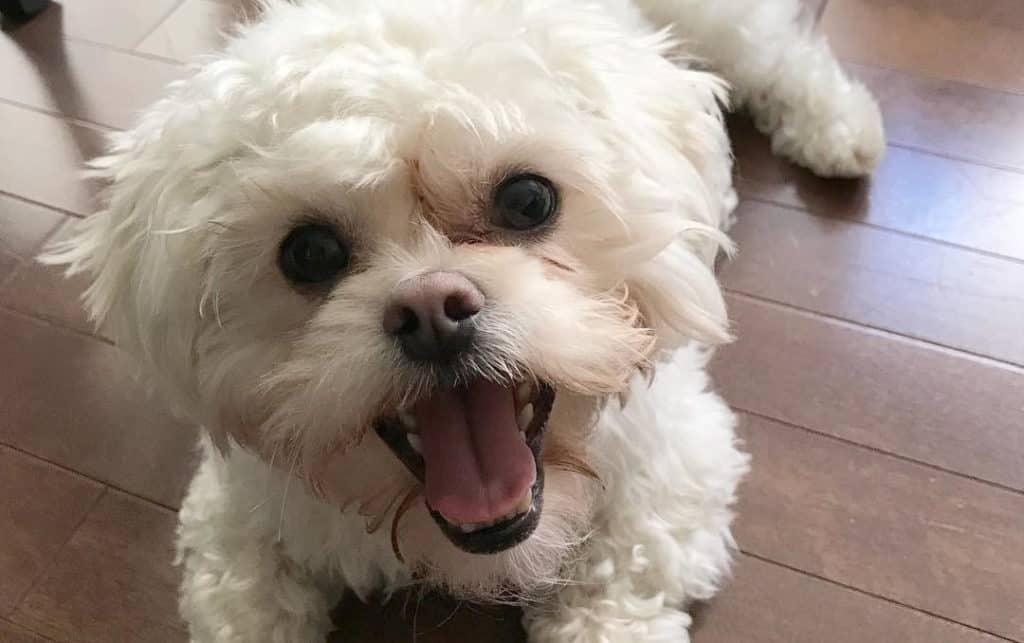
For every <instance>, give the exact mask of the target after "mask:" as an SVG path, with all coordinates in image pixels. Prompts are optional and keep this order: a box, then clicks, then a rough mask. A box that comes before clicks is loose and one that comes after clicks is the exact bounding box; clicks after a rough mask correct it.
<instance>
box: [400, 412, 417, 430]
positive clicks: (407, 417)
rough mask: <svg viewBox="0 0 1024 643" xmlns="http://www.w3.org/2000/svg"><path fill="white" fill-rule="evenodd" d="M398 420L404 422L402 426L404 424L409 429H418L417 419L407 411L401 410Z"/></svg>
mask: <svg viewBox="0 0 1024 643" xmlns="http://www.w3.org/2000/svg"><path fill="white" fill-rule="evenodd" d="M398 419H399V420H401V421H402V424H404V425H405V427H406V428H407V429H415V428H416V418H414V417H413V416H412V413H410V412H408V411H406V410H401V411H399V412H398Z"/></svg>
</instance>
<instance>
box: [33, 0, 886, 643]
mask: <svg viewBox="0 0 1024 643" xmlns="http://www.w3.org/2000/svg"><path fill="white" fill-rule="evenodd" d="M264 4H265V6H264V7H263V10H262V14H263V15H262V18H261V20H260V21H259V22H258V23H255V24H253V25H250V26H246V27H242V28H241V29H240V30H239V33H238V34H237V35H236V37H234V38H233V39H232V40H231V42H230V43H229V45H228V47H227V49H226V51H225V52H224V53H222V54H218V55H216V56H214V57H212V58H210V59H208V60H206V61H204V63H203V64H202V65H201V66H199V67H198V68H197V69H196V72H195V74H194V75H193V76H192V77H191V78H189V79H188V80H185V81H183V82H180V83H178V84H176V85H175V86H174V87H173V88H172V89H171V90H170V93H169V96H168V97H167V98H165V99H164V100H162V101H160V102H159V103H157V104H156V105H155V106H154V107H153V108H151V109H150V110H149V111H147V112H146V113H145V114H144V115H143V116H142V118H141V120H140V122H139V124H138V125H137V126H136V127H135V128H134V129H133V130H131V131H130V132H127V133H124V134H120V135H117V136H115V138H114V140H113V144H112V147H111V150H110V153H109V154H108V155H107V156H105V157H104V158H101V159H99V160H98V161H96V162H95V163H94V168H95V170H94V172H95V173H96V174H97V175H99V176H101V177H103V178H105V179H107V180H109V181H110V183H111V187H110V189H109V190H108V192H107V199H106V207H105V209H104V210H103V211H102V212H100V213H98V214H96V215H94V216H93V217H90V218H88V219H87V220H86V221H85V222H84V223H83V224H82V226H81V228H80V230H79V233H78V235H77V236H76V237H75V238H73V239H72V240H70V241H68V242H66V243H64V244H62V245H60V246H58V247H56V248H54V249H53V250H52V251H51V254H50V255H49V257H48V258H47V259H46V260H48V261H51V262H54V263H65V264H68V265H69V272H70V273H84V274H86V275H88V276H89V278H90V279H91V281H92V285H91V287H90V288H89V290H88V292H87V293H86V303H87V305H88V307H89V309H90V311H91V314H92V315H93V317H94V318H95V320H96V321H97V323H101V324H104V325H105V326H106V327H107V332H109V333H110V334H111V336H113V337H115V338H116V339H117V341H118V343H119V344H120V345H121V346H123V347H124V348H125V349H127V350H128V351H130V352H132V353H133V354H134V355H135V356H136V357H137V358H138V360H139V362H140V364H141V368H142V371H143V374H144V376H145V377H146V378H147V379H148V381H150V382H152V383H153V385H154V386H155V387H156V388H158V389H159V390H160V391H161V392H162V393H163V394H164V395H165V396H166V397H168V398H169V399H170V401H171V403H172V404H173V405H174V406H175V407H176V408H177V409H178V410H179V411H180V412H181V413H182V414H184V415H185V416H186V417H188V418H190V419H191V420H192V421H194V422H196V423H197V424H200V425H202V426H203V427H204V429H205V432H204V438H203V440H202V444H201V450H202V463H201V465H200V468H199V471H198V472H197V474H196V476H195V479H194V480H193V482H192V485H191V487H190V489H189V492H188V496H187V498H186V499H185V502H184V504H183V506H182V509H181V513H180V525H179V532H178V538H179V554H180V563H181V565H182V567H183V570H184V578H183V582H182V593H181V610H182V614H183V616H184V618H185V619H186V620H187V621H188V623H189V627H190V631H191V635H192V639H193V641H195V642H196V643H212V642H218V643H234V642H239V643H240V642H248V641H273V642H277V643H293V642H298V641H302V642H305V641H314V640H319V639H322V637H323V636H324V634H325V633H326V632H327V630H328V628H329V626H330V624H329V619H328V610H329V608H330V607H331V604H332V603H333V602H334V601H336V600H337V599H339V598H340V596H341V595H342V593H343V592H346V591H348V592H353V593H355V594H356V595H357V596H358V597H360V598H361V599H364V600H375V599H378V598H380V597H385V598H386V597H387V596H388V595H390V594H391V593H392V592H393V591H395V590H397V589H399V588H402V587H406V586H409V585H411V584H414V583H426V584H432V585H435V586H439V587H442V588H445V589H448V590H449V591H452V592H455V593H459V594H461V595H465V596H468V597H471V598H478V599H481V600H519V601H521V602H522V603H523V604H524V605H525V608H526V612H525V625H526V627H527V630H528V632H529V636H530V639H531V641H536V642H541V641H576V642H580V643H584V642H593V643H598V642H600V643H616V642H620V641H666V642H667V641H673V642H678V641H685V640H688V634H687V629H688V627H689V623H690V619H689V617H688V616H687V615H686V613H685V612H684V611H683V610H684V609H685V607H686V605H687V604H688V602H689V601H691V600H693V599H705V598H708V597H710V596H711V595H713V594H714V592H715V590H716V589H717V588H718V586H719V585H720V583H721V582H722V580H723V579H724V577H725V576H726V575H727V573H728V568H729V560H730V551H731V549H732V546H733V543H732V539H731V536H730V531H729V525H730V521H731V518H732V514H731V512H730V505H731V504H732V502H733V500H734V494H735V491H736V486H737V484H738V482H739V480H740V479H741V477H742V476H743V474H744V472H745V470H746V468H747V458H746V456H745V455H743V454H742V453H741V452H740V451H739V450H738V448H737V445H736V443H735V437H734V432H733V426H734V418H733V416H732V414H731V413H730V411H729V409H728V407H727V406H726V405H725V404H724V403H723V402H722V401H721V400H720V399H719V398H718V397H717V396H716V395H715V394H714V393H712V392H710V391H709V384H708V382H707V378H706V375H705V364H706V360H707V357H708V355H709V351H710V349H709V348H705V346H710V345H713V344H716V343H719V342H722V341H726V340H727V339H728V337H729V331H728V324H727V320H726V314H725V309H724V304H723V300H722V296H721V293H720V291H719V288H718V285H717V283H716V281H715V278H714V275H713V272H712V265H713V261H714V259H715V257H716V255H717V254H718V252H719V251H720V250H721V249H723V248H725V249H728V248H729V247H730V246H729V242H728V240H727V238H726V237H725V236H724V233H723V232H722V230H724V229H725V228H726V227H727V225H728V221H729V217H730V214H731V211H732V209H733V207H734V206H735V203H736V196H735V194H734V192H733V189H732V185H731V155H730V152H729V148H728V140H727V136H726V132H725V128H724V125H723V122H722V114H721V109H722V105H723V104H724V103H725V100H726V94H727V86H731V88H732V91H733V95H734V97H735V99H734V100H735V101H736V102H737V103H738V104H741V105H744V106H746V107H747V108H748V109H749V110H750V111H751V112H752V113H753V115H754V117H755V119H756V122H757V124H758V125H759V127H761V128H762V129H763V130H764V131H765V132H767V133H768V134H769V135H770V136H771V137H772V140H773V145H774V147H775V149H776V151H777V152H779V153H780V154H784V155H786V156H789V157H790V158H792V159H794V160H795V161H797V162H799V163H801V164H804V165H806V166H807V167H809V168H811V169H812V170H814V171H816V172H818V173H819V174H823V175H843V176H854V175H861V174H865V173H867V172H869V171H870V170H871V168H872V167H873V166H874V165H875V164H876V163H877V162H878V159H879V157H880V155H881V153H882V150H883V148H884V141H883V135H882V127H881V119H880V117H879V113H878V109H877V107H876V105H875V103H874V101H873V100H872V99H871V97H870V96H869V95H868V94H867V92H866V91H865V90H864V88H863V87H862V86H861V85H859V84H857V83H856V82H854V81H852V80H850V79H849V78H848V77H847V76H846V75H845V74H844V73H843V72H842V70H841V69H840V68H839V66H838V65H837V63H836V61H835V60H834V59H833V58H832V56H831V54H830V53H829V50H828V47H827V44H826V43H825V42H824V40H822V39H821V38H820V37H818V36H816V35H814V34H813V33H812V32H811V30H810V29H809V28H808V27H807V24H806V21H805V20H803V18H802V16H801V12H800V4H799V2H798V0H664V1H662V0H647V1H637V2H635V3H634V2H631V1H628V0H605V1H604V2H598V3H591V4H585V3H580V2H570V1H559V0H430V1H424V2H406V1H404V0H301V1H300V2H297V3H295V4H292V3H289V2H285V1H284V0H266V1H265V3H264ZM708 68H709V69H710V70H707V69H708ZM723 79H724V80H723ZM523 168H528V169H530V170H531V171H535V172H539V173H542V174H544V175H545V176H547V177H548V178H549V179H550V180H551V181H552V182H553V183H554V184H555V185H556V186H557V187H558V189H559V191H560V194H561V212H560V215H559V219H558V222H557V225H556V227H555V228H554V229H553V231H552V232H551V233H550V235H549V236H548V237H546V238H544V239H541V240H537V241H535V242H531V243H517V244H502V243H495V242H493V239H492V238H491V237H489V236H488V234H490V233H488V232H487V231H486V229H484V232H481V229H483V228H482V227H481V226H484V224H483V223H481V221H480V219H479V218H477V217H478V215H479V213H480V212H482V210H483V209H484V208H486V203H487V198H488V195H489V194H490V190H491V188H492V186H493V185H494V184H495V183H496V182H497V181H500V180H501V179H502V177H503V176H505V175H507V174H508V173H509V172H512V171H516V170H520V169H523ZM310 217H315V218H317V220H322V221H326V222H328V223H329V224H330V225H331V226H333V227H335V228H336V229H338V230H339V231H341V232H340V233H341V234H342V235H343V236H345V237H346V238H347V239H348V240H349V241H350V242H351V245H352V248H353V255H354V256H355V258H356V264H355V266H356V267H355V269H353V271H352V273H351V274H349V275H347V276H346V277H345V278H344V279H342V280H341V281H340V282H339V283H338V284H337V285H336V286H335V287H334V288H333V290H332V291H331V292H330V293H329V294H321V295H319V296H311V295H310V294H309V293H303V292H299V291H297V290H296V289H295V288H293V287H291V286H290V285H289V284H288V283H287V282H286V281H285V280H284V279H283V278H282V277H281V275H280V273H279V271H278V269H277V266H276V256H277V251H278V247H279V244H280V242H281V239H282V238H283V237H284V236H285V235H286V234H287V233H288V231H289V230H290V229H291V228H292V227H293V226H295V225H296V224H297V223H299V222H302V221H305V220H307V219H308V218H310ZM470 236H472V237H473V238H474V241H476V242H475V243H466V242H464V239H466V238H467V237H470ZM481 241H483V242H481ZM442 269H443V270H448V271H456V272H460V273H462V274H464V275H466V276H468V277H469V278H470V279H471V280H472V281H473V282H474V283H475V284H477V285H478V286H479V287H480V288H481V290H482V291H483V292H485V293H486V296H487V300H488V305H487V307H486V308H485V310H484V311H483V312H482V313H481V314H480V316H481V321H480V328H481V331H480V332H481V333H482V336H483V338H484V340H485V341H486V344H487V346H488V347H489V349H490V352H489V353H488V357H487V359H482V358H481V359H480V360H478V361H477V362H473V363H472V364H471V368H472V370H473V371H474V372H475V373H476V375H477V376H481V377H486V378H488V379H494V380H499V381H503V382H512V381H515V380H518V379H519V378H522V377H536V378H539V379H542V380H545V381H548V382H551V383H553V384H554V386H555V388H556V390H557V393H558V395H557V399H556V402H555V407H554V409H553V411H552V414H551V419H550V422H549V424H550V428H549V430H548V436H547V437H546V443H545V444H546V446H545V462H544V466H545V474H546V479H547V482H546V491H545V500H544V505H545V506H544V511H543V513H542V516H541V519H540V524H539V526H538V528H537V530H536V532H535V533H534V534H533V535H532V536H531V537H530V538H529V539H527V540H526V541H525V542H523V543H522V544H520V545H518V546H516V547H514V548H512V549H509V550H507V551H505V552H502V553H500V554H494V555H472V554H467V553H465V552H463V551H462V550H460V549H457V548H456V547H454V546H453V545H452V544H451V543H450V542H449V541H448V540H447V539H446V538H445V537H444V536H443V535H442V534H441V532H440V530H439V529H438V527H437V526H436V525H435V523H434V522H433V520H432V519H431V517H430V516H429V514H428V511H427V509H426V508H425V506H424V503H423V502H413V503H412V505H411V508H409V510H408V511H406V512H405V513H404V514H403V515H401V516H398V515H397V514H398V511H397V508H398V505H399V503H400V500H401V499H402V498H403V496H404V494H405V493H406V491H407V490H412V492H413V493H414V494H415V493H416V489H417V486H416V485H417V483H416V481H415V479H414V478H413V477H412V475H411V474H410V473H409V472H408V471H407V470H406V469H405V468H404V466H403V465H401V464H400V462H399V461H398V460H397V459H396V458H395V457H394V456H393V455H392V454H391V452H390V451H389V450H388V448H387V447H386V446H384V444H383V443H382V442H381V440H379V439H377V437H376V435H375V434H373V433H372V432H369V433H368V432H367V431H366V427H367V425H368V423H369V422H370V421H371V420H372V419H373V418H374V417H376V416H377V415H379V414H380V413H381V412H382V410H386V409H388V408H392V407H394V406H395V405H397V404H399V403H401V402H402V401H407V400H409V399H413V398H416V397H417V396H419V395H421V394H422V393H423V392H424V391H427V390H430V389H431V387H433V386H435V385H436V384H437V379H436V378H437V373H435V372H433V371H429V370H423V369H421V368H417V367H416V366H415V365H412V364H408V363H406V362H404V361H403V357H402V355H401V354H400V352H399V351H398V350H397V348H396V347H395V346H394V345H393V341H392V340H391V339H390V338H388V337H387V336H385V334H383V333H382V332H381V328H380V313H381V310H382V308H383V305H384V302H385V301H386V299H387V297H388V294H389V293H390V292H391V291H392V289H393V288H394V287H395V285H396V284H398V283H399V282H401V281H402V280H404V279H406V278H408V277H409V276H411V275H416V274H420V273H423V272H426V271H430V270H442ZM239 445H242V447H244V448H239ZM552 454H561V457H563V458H565V457H568V458H570V460H571V461H572V462H583V463H586V466H589V468H590V469H592V470H593V473H595V474H596V475H597V478H598V479H599V481H595V480H594V479H592V478H591V477H590V476H588V475H583V473H582V470H581V469H580V468H579V467H575V468H574V467H572V466H568V467H567V466H565V465H564V463H563V464H561V465H560V464H559V463H558V462H557V460H558V457H556V456H555V455H552ZM307 483H308V485H309V486H307ZM315 492H317V493H315ZM413 497H415V496H413ZM392 522H394V524H395V525H396V531H395V533H396V535H397V538H398V545H399V551H400V553H401V555H402V559H403V560H399V558H398V557H397V556H396V553H395V552H394V551H393V550H392V544H391V542H390V533H389V531H390V530H389V527H390V526H391V524H392ZM403 561H404V562H403Z"/></svg>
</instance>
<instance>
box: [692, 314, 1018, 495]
mask: <svg viewBox="0 0 1024 643" xmlns="http://www.w3.org/2000/svg"><path fill="white" fill-rule="evenodd" d="M727 299H728V303H729V306H730V312H731V314H732V317H733V319H734V320H735V331H736V333H737V335H738V337H739V339H738V341H736V342H735V343H734V344H732V345H730V346H727V347H725V348H723V349H721V350H720V351H719V353H718V355H717V356H716V357H715V359H714V360H713V362H712V373H713V375H714V377H715V381H716V384H717V385H718V387H719V389H720V390H721V392H722V394H723V395H724V396H725V398H726V400H728V401H729V402H730V403H731V404H734V405H736V406H737V407H739V408H741V409H745V410H749V411H753V412H754V413H757V414H761V415H765V416H768V417H771V418H775V419H778V420H782V421H784V422H789V423H792V424H797V425H800V426H805V427H809V428H812V429H814V430H817V431H821V432H824V433H829V434H832V435H835V436H838V437H841V438H844V439H848V440H852V441H854V442H857V443H860V444H865V445H869V446H871V447H874V448H878V449H882V450H885V451H889V452H892V453H896V454H899V455H902V456H906V457H909V458H913V459H917V460H921V461H923V462H927V463H930V464H934V465H937V466H940V467H944V468H946V469H949V470H952V471H956V472H959V473H963V474H966V475H970V476H975V477H978V478H980V479H983V480H988V481H992V482H995V483H998V484H1002V485H1006V486H1008V487H1013V488H1015V489H1024V431H1022V430H1021V427H1024V404H1022V403H1021V400H1024V375H1022V372H1024V371H1022V370H1021V369H1019V368H1013V367H1009V366H1002V365H998V364H995V363H992V362H988V361H985V360H982V359H979V358H973V357H970V356H966V355H963V354H958V353H954V352H953V351H948V350H943V349H939V348H935V347H932V346H927V345H922V344H920V343H917V342H913V341H910V340H904V339H901V338H898V337H893V336H891V335H887V334H883V333H879V332H872V331H867V330H865V329H862V328H857V327H854V326H851V325H849V324H844V323H840V322H834V321H831V320H826V319H822V318H820V317H814V316H812V315H807V314H801V313H799V312H796V311H794V310H792V309H787V308H782V307H779V306H777V305H773V304H768V303H763V302H758V301H753V300H749V299H747V298H744V297H741V296H728V298H727Z"/></svg>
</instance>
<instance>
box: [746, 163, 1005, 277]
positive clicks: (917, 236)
mask: <svg viewBox="0 0 1024 643" xmlns="http://www.w3.org/2000/svg"><path fill="white" fill-rule="evenodd" d="M743 180H744V181H746V182H755V181H756V179H743ZM738 192H739V193H740V203H741V204H742V203H743V202H744V201H751V202H754V203H762V204H765V205H771V206H775V207H777V208H781V209H783V210H789V211H791V212H799V213H802V214H806V215H808V216H812V217H815V218H817V219H824V220H826V221H835V222H838V223H842V224H845V225H849V226H863V227H865V228H870V229H872V230H879V231H881V232H890V233H892V234H895V235H899V236H901V237H907V238H910V239H914V240H916V241H921V242H925V243H933V244H935V245H938V246H943V247H945V248H950V249H953V250H962V251H965V252H969V253H971V254H976V255H980V256H983V257H988V258H990V259H1000V260H1004V261H1008V262H1010V263H1015V264H1020V265H1024V258H1022V257H1014V256H1013V255H1004V254H1000V253H998V252H994V251H992V250H985V249H984V248H977V247H974V246H968V245H963V244H959V243H955V242H952V241H946V240H945V239H938V238H936V237H929V236H927V235H924V234H921V233H919V232H909V231H907V230H900V229H899V228H892V227H889V226H886V225H882V224H879V223H872V222H870V221H859V220H857V219H854V218H850V217H843V216H835V215H830V214H828V213H826V212H823V211H822V210H820V209H817V208H813V209H812V208H807V207H802V206H799V205H795V204H792V203H787V202H785V201H781V200H776V199H772V198H770V197H763V196H757V195H748V194H745V193H744V191H743V189H742V188H740V189H739V190H738Z"/></svg>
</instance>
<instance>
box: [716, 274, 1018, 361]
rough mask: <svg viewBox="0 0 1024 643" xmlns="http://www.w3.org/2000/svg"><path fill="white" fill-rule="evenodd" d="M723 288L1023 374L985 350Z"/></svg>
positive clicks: (767, 302) (808, 315)
mask: <svg viewBox="0 0 1024 643" xmlns="http://www.w3.org/2000/svg"><path fill="white" fill-rule="evenodd" d="M722 290H724V291H725V292H726V293H729V294H730V295H732V296H734V297H738V298H740V299H747V300H750V301H755V302H759V303H762V304H766V305H769V306H772V307H774V308H781V309H785V310H790V311H792V312H794V313H797V314H799V315H801V316H803V317H811V318H814V319H821V320H825V321H828V322H830V323H832V324H834V325H837V326H842V327H844V328H849V329H851V330H852V329H860V330H861V331H863V332H864V333H866V334H868V335H875V336H883V337H888V338H890V339H893V340H897V341H902V342H905V343H907V344H911V345H916V346H919V347H921V348H928V349H929V350H932V351H935V352H939V353H942V354H945V355H951V356H954V357H960V358H962V359H967V360H970V361H974V362H980V363H982V364H986V365H988V366H992V367H994V368H999V369H1000V370H1004V371H1010V372H1012V373H1016V374H1020V375H1024V365H1022V364H1018V363H1017V362H1012V361H1009V360H1005V359H1000V358H998V357H992V356H991V355H985V354H984V353H979V352H976V351H971V350H968V349H964V348H957V347H955V346H950V345H948V344H943V343H941V342H937V341H934V340H929V339H924V338H921V337H918V336H916V335H910V334H908V333H903V332H900V331H897V330H892V329H890V328H883V327H881V326H876V325H873V324H869V323H866V322H860V321H855V320H852V319H848V318H846V317H841V316H839V315H833V314H830V313H825V312H822V311H818V310H813V309H810V308H804V307H802V306H798V305H796V304H792V303H788V302H783V301H779V300H777V299H773V298H771V297H765V296H763V295H755V294H752V293H749V292H745V291H742V290H736V289H734V288H730V287H723V288H722Z"/></svg>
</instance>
